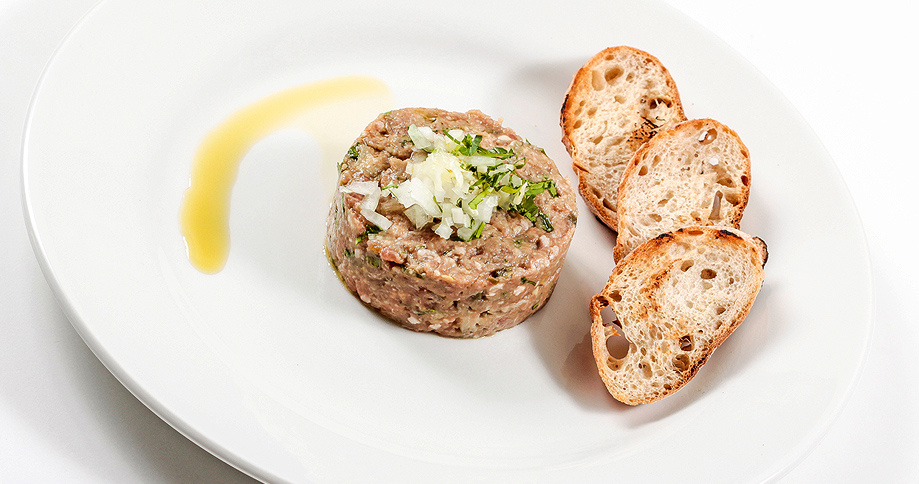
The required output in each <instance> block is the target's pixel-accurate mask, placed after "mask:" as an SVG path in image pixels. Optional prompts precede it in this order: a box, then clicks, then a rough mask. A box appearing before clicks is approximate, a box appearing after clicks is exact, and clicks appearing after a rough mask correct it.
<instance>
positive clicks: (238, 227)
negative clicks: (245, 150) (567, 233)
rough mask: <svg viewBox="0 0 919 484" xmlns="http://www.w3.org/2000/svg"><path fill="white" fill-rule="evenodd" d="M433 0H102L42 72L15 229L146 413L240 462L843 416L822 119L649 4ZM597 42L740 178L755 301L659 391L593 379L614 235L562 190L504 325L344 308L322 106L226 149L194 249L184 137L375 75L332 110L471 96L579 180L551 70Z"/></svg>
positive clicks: (850, 235) (556, 451)
mask: <svg viewBox="0 0 919 484" xmlns="http://www.w3.org/2000/svg"><path fill="white" fill-rule="evenodd" d="M433 5H434V4H430V3H418V4H413V3H410V2H402V1H392V2H367V3H366V4H365V3H358V2H351V1H347V0H345V1H336V2H331V3H330V2H299V1H293V0H291V1H280V0H279V1H272V2H258V3H254V2H246V1H214V2H199V1H194V2H189V1H185V0H182V1H178V0H174V1H173V0H170V1H164V2H148V3H143V2H140V3H138V2H121V1H107V2H103V3H102V4H100V5H99V6H98V7H96V8H95V9H94V10H93V11H92V12H90V13H89V14H88V15H87V17H86V18H85V19H84V20H83V22H82V23H81V24H80V25H79V26H78V27H77V28H76V29H75V30H74V32H73V33H72V34H71V35H70V36H69V38H68V39H67V40H66V41H65V42H64V43H63V44H62V46H61V47H60V48H59V50H58V52H57V53H56V55H55V57H54V58H53V60H52V62H51V63H50V64H49V66H48V68H47V70H46V73H45V75H44V77H43V79H42V81H41V84H40V87H39V89H38V90H37V92H36V96H35V99H34V101H33V106H32V110H31V114H30V118H29V124H28V127H27V132H26V139H25V140H24V151H23V153H24V155H23V188H24V198H25V206H26V211H27V217H28V223H29V228H30V233H31V236H32V240H33V245H34V247H35V249H36V254H37V255H38V258H39V260H40V262H41V264H42V267H43V270H44V272H45V274H46V276H47V278H48V280H49V282H50V284H51V286H52V288H53V289H54V291H55V293H56V294H57V296H58V297H59V300H60V302H61V304H62V306H63V307H64V309H65V310H66V312H67V314H68V315H69V317H70V318H71V320H72V322H73V325H74V327H75V328H76V329H77V331H78V332H79V333H80V334H81V335H82V337H83V338H84V339H85V341H86V343H87V344H88V345H89V347H90V348H92V350H93V351H94V352H95V353H96V355H97V356H98V357H99V359H100V360H101V361H102V362H103V363H104V364H105V365H106V366H107V367H108V368H109V370H110V371H111V372H112V373H113V374H114V375H115V376H116V377H117V378H118V379H119V380H120V381H121V382H122V383H123V384H124V385H125V386H126V387H127V388H128V389H130V390H131V391H132V392H133V393H134V394H135V395H136V396H137V397H138V398H139V399H140V400H141V401H143V402H144V403H145V404H146V405H147V406H148V407H150V409H151V410H153V411H154V412H156V413H157V414H158V415H159V416H161V417H162V418H163V419H164V420H165V421H167V422H168V423H169V424H171V425H172V426H174V427H175V428H176V429H178V430H179V431H180V432H182V433H183V434H184V435H186V436H188V437H189V438H190V439H192V440H193V441H195V442H197V443H198V444H199V445H201V446H203V447H204V448H206V449H208V450H209V451H211V452H212V453H214V454H216V455H217V456H219V457H220V458H222V459H224V460H226V461H227V462H228V463H230V464H231V465H233V466H236V467H237V468H239V469H241V470H243V471H244V472H246V473H249V474H251V475H253V476H255V477H257V478H259V479H263V480H270V481H300V482H302V481H350V482H359V481H364V482H367V481H374V482H380V481H393V482H406V481H407V480H408V481H428V482H435V481H436V482H444V481H453V480H456V481H468V480H470V479H487V480H496V481H506V480H507V479H511V478H512V479H513V480H517V481H519V480H524V481H525V480H532V479H537V478H538V479H540V480H557V481H566V482H572V479H575V478H577V479H583V480H589V481H594V480H600V481H607V480H609V479H610V478H612V476H615V477H616V479H617V480H621V481H623V482H626V481H629V480H633V481H635V480H637V481H641V480H642V478H643V477H646V476H647V473H648V470H649V469H653V470H654V471H653V472H654V474H655V477H659V478H660V479H661V480H663V481H668V480H675V479H677V478H680V479H685V480H688V481H699V480H705V481H707V482H739V481H746V482H749V481H768V480H770V479H774V478H776V477H777V476H780V475H781V474H782V473H783V472H785V471H786V470H787V469H788V468H790V467H791V466H792V465H793V464H794V463H795V462H797V460H799V459H800V458H802V457H803V456H804V455H805V454H806V453H807V451H808V450H809V449H810V448H811V447H812V446H813V445H814V443H815V442H816V441H817V440H818V439H819V437H820V436H821V435H822V434H823V432H824V431H825V430H826V429H827V427H828V426H829V425H830V423H831V422H832V420H833V418H834V417H835V416H836V415H837V414H838V412H839V410H840V409H841V407H842V405H843V403H844V401H845V399H846V397H847V395H848V393H849V391H850V390H851V387H852V385H853V382H854V380H855V378H856V375H857V373H858V371H859V369H860V368H861V365H862V362H863V360H864V354H865V350H866V347H867V342H868V338H869V335H870V330H871V315H870V307H871V284H870V280H869V274H870V271H869V265H868V258H867V250H866V246H865V242H864V239H863V235H862V232H861V224H860V221H859V219H858V216H857V214H856V211H855V208H854V206H853V204H852V202H851V199H850V197H849V195H848V192H847V190H846V188H845V186H844V185H843V183H842V180H841V178H840V176H839V175H838V173H837V171H836V168H835V166H834V164H833V162H832V160H830V159H829V157H828V155H827V153H826V152H825V151H824V149H823V147H822V145H821V144H820V142H819V140H817V139H816V138H815V136H814V134H813V133H812V132H811V130H810V128H809V127H808V126H807V125H806V123H805V122H804V121H803V120H802V119H801V118H800V116H799V115H798V114H797V112H796V111H795V110H794V109H793V108H792V107H791V106H790V105H789V104H788V102H787V101H786V100H785V99H784V98H783V97H782V96H781V95H780V93H778V92H777V91H776V90H775V89H774V87H773V86H772V85H771V84H769V83H768V81H766V80H765V79H763V78H762V77H761V76H760V75H759V74H758V72H756V71H755V70H754V69H753V68H751V66H750V65H749V64H747V63H746V61H744V60H743V59H741V58H739V57H738V55H737V54H735V53H734V52H733V51H731V50H729V49H728V48H727V47H725V46H724V45H723V44H722V43H721V42H720V41H718V40H717V39H715V38H713V37H712V36H711V35H710V34H708V33H707V32H705V31H704V30H702V29H701V28H700V27H698V26H697V25H696V24H694V23H693V22H692V21H690V20H688V19H687V18H685V17H684V16H682V15H681V14H679V13H677V12H675V11H673V10H672V9H670V8H667V7H666V6H663V5H660V4H658V3H656V2H628V1H607V2H587V1H580V0H575V1H570V2H539V3H537V4H534V3H533V2H484V1H478V0H475V1H471V2H464V3H462V4H460V3H456V4H453V7H452V10H448V9H446V8H445V7H443V6H433ZM651 26H653V28H652V27H651ZM620 44H626V45H632V46H635V47H639V48H642V49H644V50H647V51H649V52H651V53H652V54H654V55H655V56H657V57H658V58H660V59H661V60H662V61H663V62H664V64H665V65H667V66H668V68H669V69H670V70H671V73H672V74H673V76H674V78H675V79H676V81H677V84H678V85H679V87H680V91H681V95H682V98H683V101H684V104H685V105H686V112H687V115H688V116H689V117H691V118H696V117H712V118H716V119H719V120H720V121H722V122H724V123H726V124H727V125H729V126H731V127H732V128H733V129H735V130H736V131H737V132H738V133H739V134H740V136H741V137H742V138H743V140H744V141H745V143H746V144H747V146H748V147H749V148H750V151H751V153H752V157H753V190H752V196H751V200H750V203H749V206H748V208H747V211H746V215H745V217H744V221H743V226H742V228H743V230H745V231H747V232H749V233H751V234H754V235H758V236H760V237H762V238H763V239H764V240H766V242H767V243H768V244H769V248H770V259H769V264H768V265H767V267H766V270H767V281H766V284H765V286H764V288H763V290H762V292H761V293H760V295H759V298H758V299H757V301H756V304H755V305H754V308H753V311H752V313H751V315H750V316H749V317H748V318H747V321H745V322H744V324H743V325H742V326H741V327H740V328H739V329H738V330H737V331H736V332H735V333H734V335H733V336H732V337H731V338H730V339H729V340H728V341H727V342H726V343H725V344H724V345H723V346H722V347H721V348H720V349H719V350H718V351H717V352H716V353H715V355H714V356H713V357H712V358H711V360H710V361H709V363H708V364H707V365H706V366H705V367H704V368H703V369H702V371H701V372H700V373H699V374H698V376H697V377H696V378H695V379H694V380H693V381H692V382H691V383H690V384H689V385H687V386H686V387H684V388H683V389H682V390H681V391H680V392H678V393H677V394H675V395H674V396H672V397H670V398H667V399H665V400H663V401H661V402H658V403H656V404H653V405H647V406H642V407H637V408H630V407H626V406H625V405H621V404H619V403H617V402H615V401H614V400H612V399H611V398H610V397H609V396H608V394H607V393H606V390H605V389H604V387H603V384H602V383H601V381H600V379H599V377H598V376H597V374H596V369H595V367H594V366H593V365H594V364H593V360H592V357H591V355H590V345H589V338H588V328H589V325H590V319H589V315H588V311H587V302H588V301H589V299H590V297H591V296H592V295H593V294H595V293H596V292H598V291H599V290H600V289H601V288H602V287H603V285H604V284H605V282H606V279H607V277H608V275H609V272H610V271H611V270H612V267H613V261H612V248H613V238H612V237H611V235H610V233H609V231H607V230H606V229H605V228H604V227H603V226H601V225H600V224H599V223H598V222H597V221H596V220H595V219H594V218H593V217H591V216H590V215H589V213H588V211H587V209H586V208H585V207H584V206H583V204H581V218H580V222H579V226H578V230H577V233H576V235H575V239H574V242H573V245H572V247H571V250H570V252H569V256H568V259H567V261H566V264H565V268H564V271H563V273H562V276H561V280H560V283H559V286H558V288H557V290H556V292H555V294H554V295H553V297H552V299H551V300H550V302H549V303H548V305H547V306H546V307H545V308H544V309H543V310H541V311H540V312H539V313H537V314H536V315H535V316H534V317H532V318H531V319H530V320H529V321H527V322H526V323H525V324H523V325H521V326H518V327H516V328H513V329H511V330H508V331H505V332H502V333H499V334H498V335H495V336H493V337H490V338H485V339H481V340H474V341H459V340H450V339H444V338H440V337H436V336H431V335H425V334H415V333H412V332H409V331H406V330H403V329H400V328H398V327H396V326H395V325H393V324H390V323H388V322H387V321H385V320H384V319H382V318H380V317H379V316H377V315H376V314H374V313H373V312H371V311H369V310H368V309H367V308H365V307H364V306H363V305H361V304H360V303H359V301H357V300H356V299H355V298H354V297H352V296H351V295H350V294H349V293H348V292H347V290H346V289H345V288H344V287H343V286H342V285H341V283H340V282H339V280H338V279H337V277H336V275H335V274H334V272H333V271H332V269H331V268H330V267H329V264H328V262H327V260H326V257H325V254H324V251H323V238H324V224H325V216H326V213H327V207H328V202H329V197H330V194H331V191H332V188H333V184H334V180H335V161H337V160H338V159H340V158H341V156H342V154H343V153H344V151H343V150H346V149H347V146H348V145H349V144H350V141H351V140H353V139H354V138H355V137H356V136H357V134H358V132H359V131H360V129H361V128H362V127H363V125H364V124H366V123H367V122H368V121H369V120H370V119H369V118H366V117H361V116H357V115H354V116H351V117H348V116H344V117H342V116H341V112H342V110H338V111H336V113H337V115H338V116H339V118H341V119H339V121H341V123H343V124H341V125H338V124H336V125H335V126H341V129H338V131H337V132H332V133H329V132H320V131H321V130H318V128H316V124H315V123H313V124H312V125H310V126H313V128H312V129H308V130H303V129H285V130H281V131H278V132H276V133H274V134H272V135H270V136H268V137H267V138H265V139H264V140H263V141H262V142H260V143H259V144H257V145H256V146H255V147H254V148H253V149H252V150H251V151H250V152H249V154H248V155H247V157H246V158H245V159H244V160H243V163H242V166H241V168H240V172H239V178H238V181H237V184H236V187H235V190H234V192H233V199H232V209H231V218H230V221H231V237H232V245H231V250H230V256H229V260H228V263H227V265H226V267H225V268H224V270H223V271H221V272H219V273H218V274H215V275H206V274H203V273H201V272H198V271H197V270H195V269H194V268H193V267H192V266H191V265H190V264H189V262H188V259H187V257H186V253H185V246H184V243H183V239H182V236H181V233H180V229H179V219H178V214H179V207H180V204H181V201H182V197H183V193H184V191H185V189H186V187H187V186H188V180H189V173H190V170H191V160H192V157H193V155H194V153H195V150H196V149H197V147H198V145H199V143H200V142H201V140H202V139H203V137H204V136H205V135H206V134H207V133H208V132H209V131H210V130H211V129H213V128H214V127H215V126H216V125H217V124H218V123H220V122H221V121H222V120H223V119H225V118H227V117H228V116H230V115H231V114H232V113H233V112H235V111H236V110H238V109H240V108H242V107H244V106H247V105H250V104H252V103H254V102H256V101H258V100H259V99H263V98H265V97H266V96H269V95H271V94H273V93H276V92H279V91H282V90H284V89H287V88H290V87H294V86H298V85H303V84H306V83H310V82H315V81H320V80H324V79H329V78H333V77H336V76H343V75H344V76H353V75H360V76H370V77H372V78H375V79H379V80H381V81H383V82H384V83H385V84H386V85H387V86H388V87H389V89H390V90H391V98H389V99H387V100H384V101H383V102H384V104H390V105H389V106H384V107H380V108H376V107H375V106H376V105H372V106H371V105H370V104H367V103H363V104H362V103H360V102H359V103H357V105H355V106H346V108H347V111H346V112H349V113H353V112H359V111H360V110H361V109H363V110H367V109H371V107H373V109H378V110H385V109H389V108H395V107H403V106H429V107H440V108H444V109H450V110H459V111H465V110H469V109H481V110H482V111H484V112H486V113H488V114H490V115H492V116H495V117H500V118H503V119H504V121H505V125H507V126H509V127H511V128H513V129H515V130H516V131H517V132H518V133H520V134H521V136H524V137H526V138H528V139H529V140H530V141H531V142H533V143H534V144H537V145H540V146H542V147H544V148H545V149H546V151H547V152H548V154H549V155H550V157H552V158H553V159H555V160H556V161H557V163H558V165H559V167H560V169H561V170H562V172H563V174H564V175H566V176H568V177H569V178H570V179H572V180H573V179H574V175H573V173H572V171H571V169H570V158H569V157H568V156H567V153H566V152H565V150H564V147H563V146H562V145H561V142H560V137H561V134H560V129H559V127H558V110H559V107H560V106H561V104H562V98H563V96H564V93H565V89H566V88H567V85H568V82H569V81H570V79H571V76H572V75H573V74H574V72H575V71H576V70H577V68H578V67H579V66H580V65H581V64H582V63H583V62H584V61H585V60H586V59H588V58H589V57H590V56H592V55H593V54H594V53H595V52H597V51H599V50H601V49H603V48H605V47H607V46H611V45H620ZM377 101H379V100H377ZM377 101H374V102H377ZM339 107H340V106H339ZM342 109H345V108H342ZM354 109H356V110H358V111H353V110H354ZM371 117H372V116H371ZM320 124H322V123H320ZM345 127H347V129H346V128H345ZM336 129H337V128H336ZM326 131H335V130H326ZM341 131H343V132H341ZM342 145H343V146H344V148H342V147H341V146H342Z"/></svg>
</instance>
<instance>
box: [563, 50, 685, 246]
mask: <svg viewBox="0 0 919 484" xmlns="http://www.w3.org/2000/svg"><path fill="white" fill-rule="evenodd" d="M684 120H686V115H685V114H684V113H683V104H682V102H681V101H680V93H679V91H678V90H677V87H676V82H674V80H673V78H672V77H671V76H670V72H669V71H667V69H666V68H665V67H664V65H663V64H661V62H660V61H659V60H658V59H657V58H656V57H654V56H652V55H651V54H648V53H647V52H644V51H641V50H638V49H635V48H632V47H626V46H620V47H610V48H608V49H605V50H603V51H601V52H600V53H598V54H597V55H595V56H594V57H593V58H592V59H590V60H589V61H588V62H587V63H586V64H584V66H583V67H581V69H580V70H578V71H577V73H576V74H575V75H574V79H573V80H572V81H571V85H570V86H569V88H568V92H567V94H566V95H565V102H564V104H563V105H562V111H561V126H562V142H563V143H564V144H565V147H566V148H567V149H568V153H569V154H570V155H571V160H572V166H573V167H574V171H575V173H577V176H578V191H579V192H580V193H581V196H582V197H583V199H584V201H585V202H586V203H587V206H588V208H589V209H590V211H591V212H593V213H594V215H596V216H597V218H599V219H600V221H602V222H603V223H604V224H606V225H607V226H608V227H609V228H611V229H613V230H617V229H618V227H617V223H618V222H617V215H616V204H617V199H616V191H617V189H618V187H619V180H620V178H621V176H622V172H623V171H625V167H626V165H627V164H628V162H629V160H630V159H631V158H632V155H634V154H635V152H636V151H637V150H638V148H640V147H641V146H642V145H643V144H645V142H646V141H648V140H649V139H651V138H652V137H653V136H654V135H655V134H657V133H658V132H659V131H661V130H663V129H666V128H669V127H670V126H673V125H674V124H676V123H679V122H681V121H684Z"/></svg>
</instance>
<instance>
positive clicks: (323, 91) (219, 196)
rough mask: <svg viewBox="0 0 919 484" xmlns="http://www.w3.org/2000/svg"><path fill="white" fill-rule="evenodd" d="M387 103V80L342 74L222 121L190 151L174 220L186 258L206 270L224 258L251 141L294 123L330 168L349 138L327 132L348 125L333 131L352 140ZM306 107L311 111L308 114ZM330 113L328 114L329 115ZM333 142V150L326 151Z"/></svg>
mask: <svg viewBox="0 0 919 484" xmlns="http://www.w3.org/2000/svg"><path fill="white" fill-rule="evenodd" d="M391 103H392V100H391V94H390V91H389V88H388V87H387V86H386V84H384V83H383V82H382V81H379V80H377V79H374V78H371V77H364V76H347V77H339V78H333V79H328V80H324V81H319V82H315V83H310V84H306V85H303V86H298V87H294V88H291V89H287V90H285V91H281V92H279V93H277V94H273V95H271V96H269V97H266V98H264V99H262V100H260V101H257V102H255V103H253V104H251V105H249V106H246V107H244V108H242V109H240V110H239V111H237V112H235V113H233V114H232V115H231V116H230V117H228V118H227V119H226V120H224V121H223V122H222V123H220V124H219V125H218V126H217V127H216V128H215V129H214V130H213V131H211V132H210V133H209V134H208V135H207V136H206V137H205V138H204V140H203V141H202V143H201V145H200V146H199V148H198V151H197V152H196V153H195V157H194V160H193V165H192V170H191V177H190V183H189V187H188V189H187V190H186V192H185V198H184V200H183V201H182V207H181V210H180V225H181V231H182V236H183V237H184V239H185V246H186V250H187V255H188V260H189V262H191V264H192V265H193V266H194V267H195V268H196V269H198V270H199V271H201V272H203V273H206V274H215V273H217V272H220V271H221V270H222V269H223V268H224V266H225V265H226V262H227V258H228V257H229V252H230V225H229V216H230V198H231V195H232V190H233V185H234V184H235V182H236V177H237V174H238V172H239V165H240V163H241V162H242V160H243V158H244V157H245V155H246V153H247V152H248V151H249V149H250V148H251V147H252V146H253V145H254V144H255V143H257V142H258V141H259V140H261V139H262V138H264V137H266V136H268V135H269V134H271V133H272V132H274V131H277V130H278V129H280V128H282V127H285V126H288V125H299V126H300V127H302V128H304V129H306V130H307V131H308V132H309V133H310V134H312V135H313V136H314V137H315V139H316V140H317V142H318V144H319V146H320V150H321V151H323V163H322V165H326V164H330V165H331V167H332V168H331V170H334V166H335V161H334V160H335V159H338V160H340V159H341V158H342V157H344V150H347V146H345V147H344V149H342V148H341V146H338V145H339V144H340V141H339V142H338V143H333V142H331V141H330V139H329V138H330V137H334V136H335V131H341V130H342V129H343V127H344V126H345V125H347V126H349V127H350V129H349V132H348V133H347V134H344V133H338V134H339V136H341V135H344V136H348V137H350V138H348V139H352V140H353V139H354V138H355V137H357V134H358V133H359V130H360V129H361V128H362V127H363V126H364V125H366V123H367V122H369V121H370V120H371V119H372V117H373V116H376V115H377V114H378V113H379V112H380V111H382V110H384V109H385V108H383V107H382V106H388V105H391ZM339 105H340V106H339ZM335 108H340V109H335ZM311 112H312V114H316V116H312V117H310V116H309V114H310V113H311ZM330 114H331V115H332V116H333V117H334V119H329V115H330ZM367 116H370V118H368V117H367ZM298 121H299V123H298ZM345 121H348V122H345ZM355 123H357V124H355ZM354 126H356V127H354ZM333 149H334V150H335V151H338V152H332V150H333ZM327 159H331V160H333V161H327ZM324 169H325V170H330V168H328V167H324ZM322 170H323V167H322V166H321V167H320V171H322ZM308 189H309V187H304V190H308Z"/></svg>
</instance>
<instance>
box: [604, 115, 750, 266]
mask: <svg viewBox="0 0 919 484" xmlns="http://www.w3.org/2000/svg"><path fill="white" fill-rule="evenodd" d="M751 175H752V174H751V164H750V152H749V150H748V149H747V147H746V145H745V144H744V143H743V141H742V140H741V139H740V136H739V135H738V134H737V133H736V132H735V131H734V130H733V129H731V128H730V127H728V126H726V125H724V124H723V123H721V122H719V121H716V120H714V119H708V118H703V119H693V120H689V121H683V122H681V123H679V124H676V125H674V126H673V127H671V128H670V129H667V130H664V131H661V132H660V133H659V134H658V135H657V136H655V137H654V138H653V139H651V140H650V141H648V142H647V143H645V144H644V145H643V146H642V147H641V148H639V149H638V151H636V152H635V154H634V155H633V156H632V158H631V159H630V160H629V163H628V165H627V166H626V168H625V171H624V172H623V174H622V179H621V180H620V182H619V190H618V193H617V205H616V206H617V215H618V227H617V229H618V230H617V233H618V236H617V238H616V248H615V250H614V252H613V254H614V258H615V259H616V260H621V259H622V258H623V257H625V256H626V254H628V253H629V252H631V251H632V250H633V249H634V248H635V247H637V246H638V245H639V244H641V243H642V242H644V241H645V240H648V239H650V238H652V237H654V236H656V235H658V234H660V233H664V232H669V231H672V230H676V229H678V228H680V227H687V226H692V225H726V226H730V227H734V228H740V220H741V218H742V217H743V213H744V210H745V209H746V206H747V202H748V201H749V199H750V186H751V181H752V176H751Z"/></svg>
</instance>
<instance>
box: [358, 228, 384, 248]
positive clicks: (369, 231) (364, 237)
mask: <svg viewBox="0 0 919 484" xmlns="http://www.w3.org/2000/svg"><path fill="white" fill-rule="evenodd" d="M382 231H383V229H381V228H379V227H377V226H376V225H368V226H367V229H366V230H364V231H363V232H361V234H360V235H358V236H357V238H356V239H354V243H355V244H360V243H361V242H363V241H365V240H367V238H369V237H370V234H378V233H380V232H382Z"/></svg>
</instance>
